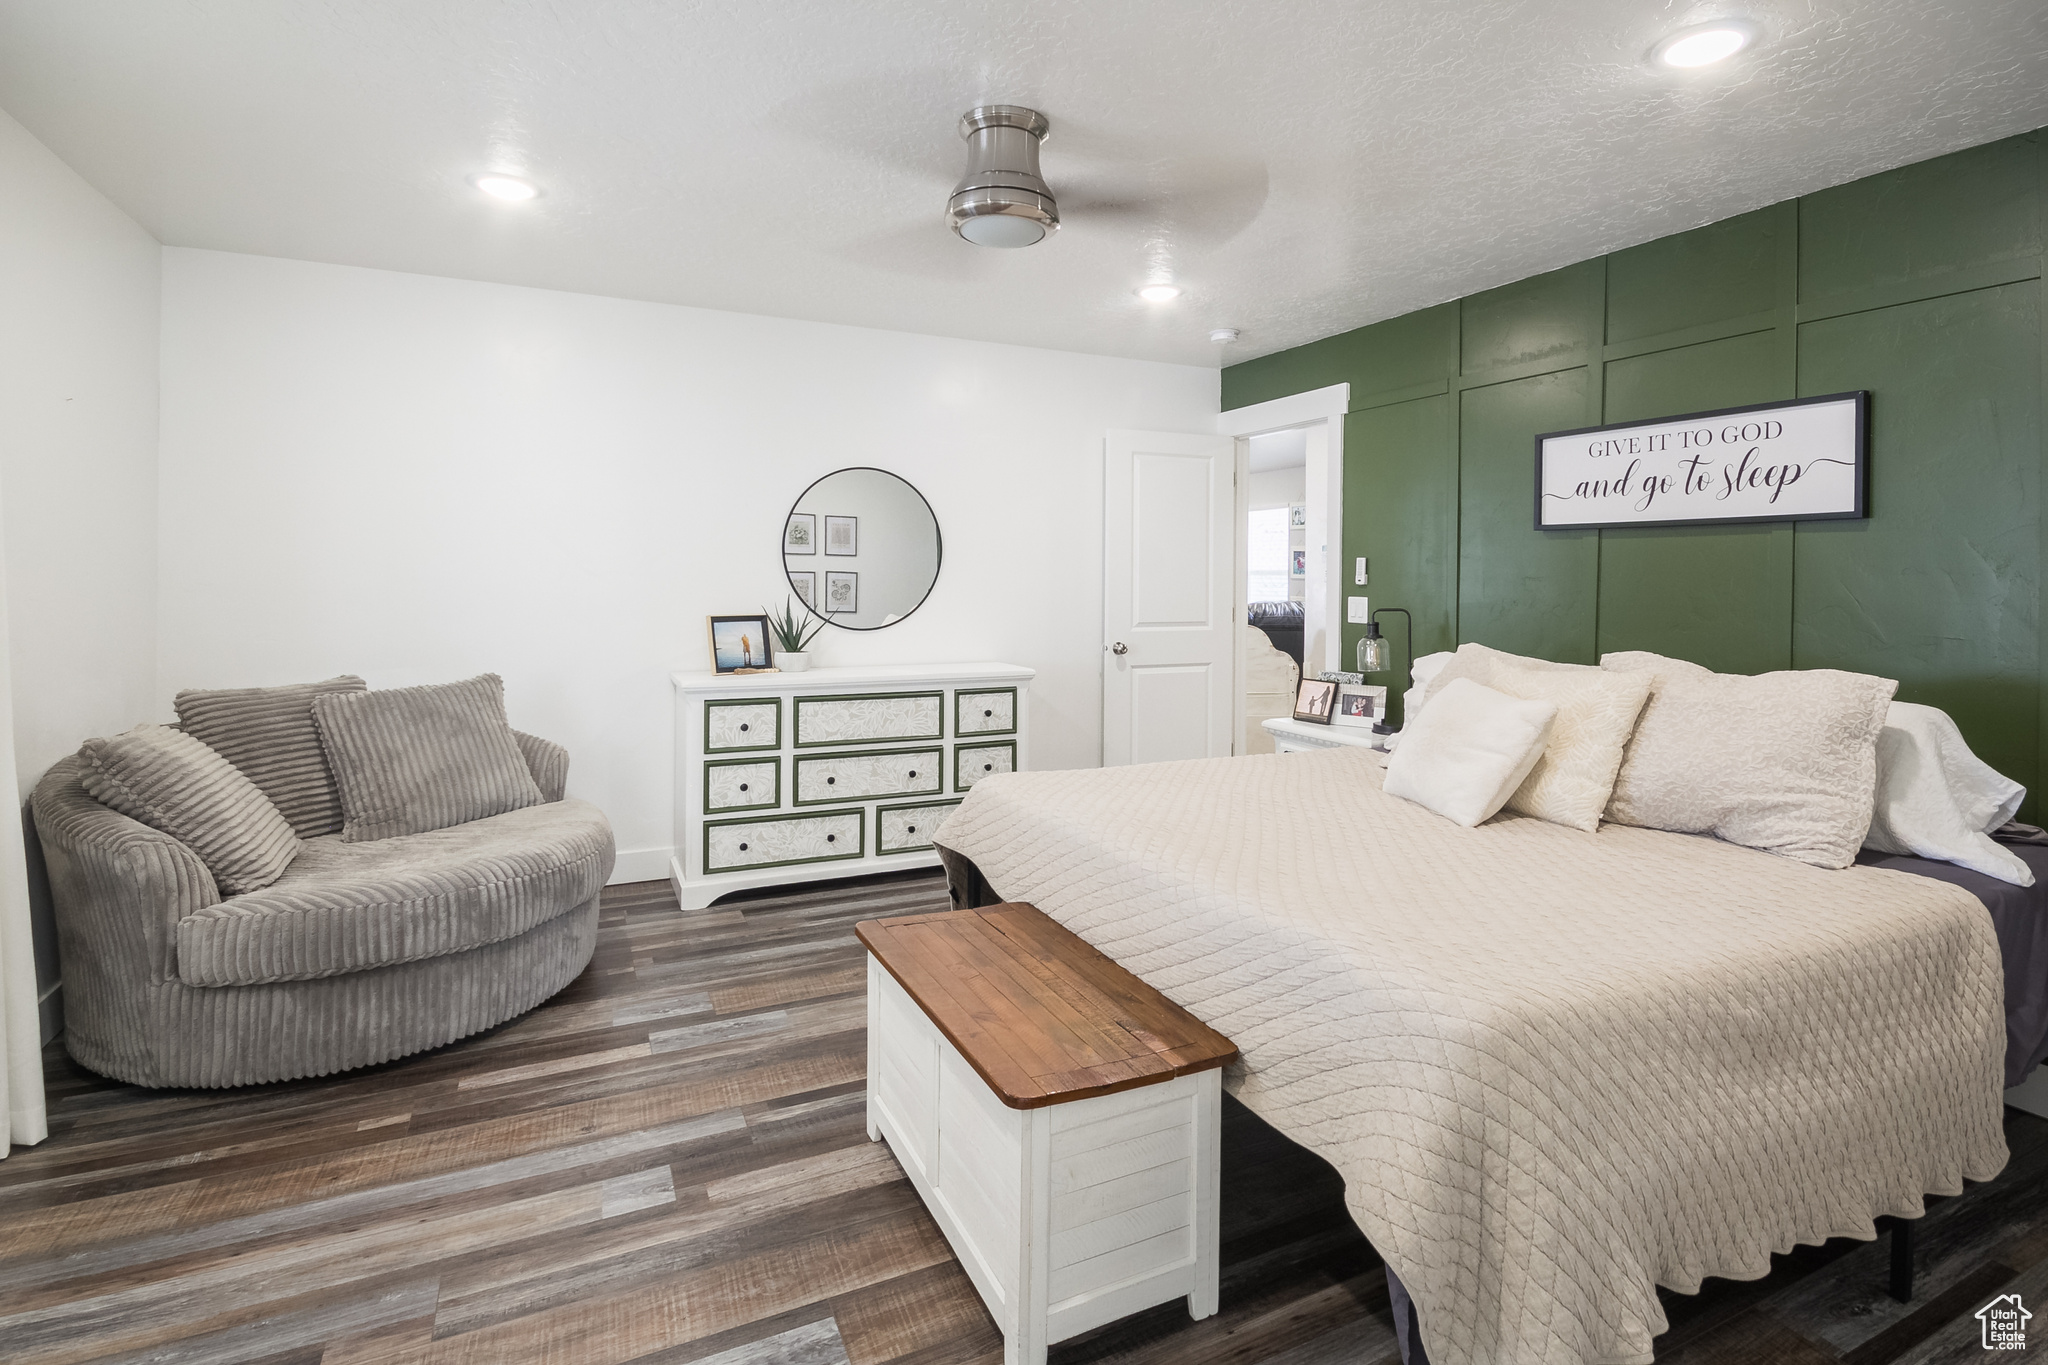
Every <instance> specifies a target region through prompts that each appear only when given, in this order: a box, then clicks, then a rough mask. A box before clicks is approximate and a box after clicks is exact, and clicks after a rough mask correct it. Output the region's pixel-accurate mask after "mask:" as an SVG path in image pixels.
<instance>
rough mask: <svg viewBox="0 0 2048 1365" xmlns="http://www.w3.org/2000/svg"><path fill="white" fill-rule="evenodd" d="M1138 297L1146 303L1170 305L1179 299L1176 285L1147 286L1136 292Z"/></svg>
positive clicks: (1178, 287)
mask: <svg viewBox="0 0 2048 1365" xmlns="http://www.w3.org/2000/svg"><path fill="white" fill-rule="evenodd" d="M1138 297H1139V298H1141V299H1143V300H1145V302H1147V303H1172V302H1173V301H1174V300H1175V299H1177V298H1179V297H1180V286H1179V285H1177V284H1148V285H1146V286H1145V287H1144V288H1143V289H1140V290H1139V291H1138Z"/></svg>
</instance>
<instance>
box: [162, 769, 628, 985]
mask: <svg viewBox="0 0 2048 1365" xmlns="http://www.w3.org/2000/svg"><path fill="white" fill-rule="evenodd" d="M302 847H303V851H302V852H301V853H300V855H299V858H298V861H296V862H295V863H293V864H292V866H291V868H290V870H289V871H287V872H286V874H285V875H284V876H283V877H281V878H279V879H278V880H277V882H276V883H275V884H273V885H271V886H269V887H266V888H265V889H263V890H261V891H258V892H255V893H253V894H250V895H245V896H237V897H235V898H234V899H232V900H225V901H221V902H220V903H219V904H217V905H210V906H208V907H206V908H205V909H204V910H200V911H197V912H195V913H193V914H190V915H187V916H186V917H185V918H184V919H182V920H180V921H179V922H178V978H179V980H181V981H183V982H184V983H185V984H186V985H188V986H246V985H255V984H257V983H260V982H266V981H304V980H310V979H312V978H315V977H323V976H335V975H338V974H340V973H342V972H358V971H364V970H367V969H369V968H372V967H383V966H389V965H390V964H392V963H396V962H412V961H415V960H417V959H420V958H427V957H440V956H442V955H443V954H447V953H459V952H464V951H466V950H468V949H471V948H476V947H480V946H482V945H484V944H487V943H497V942H501V941H503V940H505V939H509V938H514V937H517V936H518V935H520V934H523V933H525V932H526V931H527V930H529V929H531V928H533V927H534V926H535V925H539V924H544V923H546V922H547V921H549V920H551V919H553V918H555V917H556V916H558V915H562V914H566V913H568V912H569V911H570V910H572V909H574V908H575V907H576V906H578V905H581V904H582V903H583V902H585V901H587V900H589V899H590V898H591V897H592V896H595V895H596V894H597V893H598V892H599V890H601V889H602V888H603V886H604V884H605V879H606V878H608V877H609V876H610V875H611V870H612V832H611V826H610V825H609V824H607V823H606V821H605V818H604V812H602V811H600V810H599V809H598V808H597V807H595V806H593V805H591V804H590V803H589V802H587V801H576V800H569V801H553V802H549V803H548V804H546V805H535V806H528V807H526V808H524V809H521V810H516V811H511V812H508V813H507V814H504V815H494V816H491V817H489V818H488V819H484V820H478V821H475V822H474V823H471V824H467V825H461V826H457V827H456V828H453V829H442V830H434V831H431V832H429V833H425V834H410V835H404V836H399V837H394V838H390V839H378V840H375V841H373V842H368V843H353V844H352V843H349V842H347V841H346V840H344V839H342V838H341V837H339V836H336V835H329V836H327V837H325V838H321V839H312V840H308V841H307V842H306V843H305V844H304V845H303V846H302Z"/></svg>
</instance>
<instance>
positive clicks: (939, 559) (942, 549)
mask: <svg viewBox="0 0 2048 1365" xmlns="http://www.w3.org/2000/svg"><path fill="white" fill-rule="evenodd" d="M863 469H865V470H869V471H872V472H873V473H876V474H887V475H888V476H889V477H890V478H892V479H894V480H896V482H898V483H900V484H902V485H903V486H904V487H905V488H908V489H909V490H910V491H911V492H912V493H915V494H916V495H917V500H918V501H919V502H921V503H923V504H924V510H925V512H926V513H927V514H929V515H930V517H931V519H932V539H933V540H935V541H937V542H938V545H937V555H936V558H934V560H933V561H932V581H931V583H930V584H929V585H928V586H927V587H926V588H925V590H924V596H922V597H920V598H918V599H917V604H916V606H913V607H911V609H910V610H909V611H906V612H904V613H903V614H902V615H900V616H898V617H897V618H896V619H895V620H893V621H884V622H882V623H881V624H880V625H878V626H849V625H843V624H841V623H840V622H838V621H835V620H833V619H832V618H831V617H830V616H828V615H826V614H825V613H824V612H822V611H819V610H817V609H816V608H815V607H806V608H805V610H806V611H808V612H810V613H811V615H813V616H815V617H817V618H818V619H819V620H821V621H823V622H824V623H825V624H826V625H829V626H832V627H833V628H835V629H837V630H853V631H861V632H866V631H870V630H887V629H888V628H889V627H890V626H900V625H902V624H903V623H904V622H905V621H908V620H909V619H910V618H911V617H912V616H914V615H916V614H917V609H918V607H922V606H923V605H924V604H925V603H927V602H929V601H931V598H932V589H933V588H936V587H938V586H939V573H940V571H941V570H943V569H944V568H945V567H946V532H945V529H944V528H943V527H941V526H940V525H939V514H938V513H937V512H936V511H934V510H933V509H932V502H931V499H930V498H927V497H926V496H925V495H924V490H923V489H921V488H919V487H918V486H917V485H916V484H914V483H912V482H911V481H910V480H908V479H906V478H904V477H903V476H902V475H901V474H898V473H897V472H896V471H895V470H893V469H883V468H882V467H880V466H879V465H871V464H850V465H847V466H846V467H845V468H844V469H834V470H831V471H829V472H828V473H824V474H820V475H819V476H818V477H817V478H815V479H812V480H811V481H810V482H809V483H808V484H805V485H804V491H803V492H801V493H799V494H797V495H796V501H795V502H792V503H791V504H790V505H789V511H787V512H785V513H784V514H783V517H782V525H783V527H784V529H785V530H786V529H787V528H788V526H789V519H790V518H791V517H793V516H795V515H796V509H797V508H799V507H801V506H803V504H804V499H805V498H808V497H809V496H810V495H811V490H812V489H813V488H816V487H817V486H818V485H819V484H821V483H823V482H825V480H827V479H829V478H833V477H834V476H836V475H840V474H851V473H854V472H855V471H857V470H863ZM790 572H791V570H790V567H789V556H788V555H783V556H782V576H783V579H784V581H786V582H787V583H788V584H789V590H790V591H791V592H795V591H796V580H795V579H793V578H791V577H790V576H789V575H790Z"/></svg>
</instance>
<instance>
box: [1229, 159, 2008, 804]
mask: <svg viewBox="0 0 2048 1365" xmlns="http://www.w3.org/2000/svg"><path fill="white" fill-rule="evenodd" d="M2044 132H2048V130H2044ZM2044 207H2048V137H2044V135H2043V132H2036V133H2030V134H2027V135H2025V136H2023V137H2016V138H2008V139H2006V140H2004V141H2002V142H1994V143H1990V144H1988V145H1986V146H1983V147H1973V148H1971V149H1969V150H1967V151H1962V152H1957V153H1954V154H1953V155H1950V156H1945V157H1939V158H1937V159H1935V160H1933V161H1925V162H1921V163H1920V164H1918V165H1915V166H1907V167H1904V168H1902V169H1900V170H1896V171H1890V172H1887V173H1886V174H1883V175H1877V176H1872V177H1870V178H1868V179H1866V180H1859V181H1856V182H1854V183H1852V184H1848V185H1841V186H1837V187H1836V188H1834V189H1831V190H1824V191H1822V192H1821V193H1819V194H1813V195H1808V196H1807V197H1805V198H1803V199H1798V200H1793V201H1791V202H1789V203H1784V204H1776V205H1773V206H1771V207H1770V208H1767V209H1761V210H1759V211H1757V212H1755V213H1749V214H1744V215H1743V216H1741V217H1739V218H1731V219H1729V220H1727V221H1725V222H1721V223H1714V224H1711V225H1709V226H1707V227H1703V228H1699V229H1696V230H1694V231H1692V232H1686V233H1681V234H1679V235H1677V236H1675V237H1666V238H1663V239H1661V240H1659V241H1655V242H1648V243H1645V244H1644V245H1642V246H1638V247H1631V248H1630V249H1628V250H1626V251H1620V252H1616V253H1614V254H1613V255H1611V256H1606V257H1602V258H1600V259H1598V260H1592V261H1584V262H1581V263H1580V264H1578V265H1574V266H1569V267H1567V268H1565V269H1563V270H1556V271H1552V272H1550V273H1548V274H1545V275H1538V276H1535V277H1534V278H1531V279H1527V280H1521V281H1518V282H1516V283H1514V284H1511V285H1506V286H1503V287H1502V288H1499V289H1493V290H1489V291H1487V292H1486V293H1484V294H1475V295H1473V296H1471V297H1469V298H1465V299H1460V300H1458V301H1457V302H1455V303H1447V304H1443V305H1441V306H1439V307H1435V308H1429V309H1425V310H1423V311H1422V312H1419V313H1411V314H1409V315H1407V316H1405V317H1398V318H1392V319H1389V320H1388V321H1385V322H1380V323H1375V324H1373V325H1372V326H1370V327H1362V328H1359V329H1358V330H1357V331H1353V332H1346V333H1344V334H1343V335H1341V336H1334V337H1329V338H1326V339H1324V340H1322V341H1318V342H1313V343H1311V344H1309V345H1307V346H1300V347H1297V348H1295V349H1293V350H1290V351H1283V352H1280V353H1279V354H1276V355H1270V356H1264V357H1262V358H1260V359H1258V360H1253V361H1248V362H1246V363H1245V364H1242V365H1234V366H1232V367H1230V368H1229V369H1226V370H1225V371H1224V372H1223V405H1224V407H1226V408H1236V407H1244V406H1246V405H1248V404H1251V403H1258V402H1263V401H1265V400H1266V399H1269V398H1278V397H1282V396H1284V395H1286V394H1291V393H1301V392H1304V391H1306V390H1309V389H1316V388H1322V387H1324V386H1326V385H1329V384H1336V383H1349V384H1350V385H1351V411H1350V414H1349V415H1348V416H1347V417H1346V419H1345V426H1344V546H1343V554H1344V562H1346V563H1349V562H1350V560H1351V559H1352V558H1353V557H1355V556H1358V555H1369V556H1370V557H1371V559H1372V583H1371V585H1370V586H1369V587H1368V588H1367V589H1365V592H1366V594H1367V595H1368V596H1370V597H1371V598H1372V599H1373V602H1374V603H1375V604H1376V605H1379V606H1402V607H1406V608H1408V609H1409V610H1410V611H1412V612H1413V613H1414V614H1415V632H1416V638H1415V648H1416V650H1417V652H1418V653H1428V652H1430V651H1431V650H1436V649H1447V648H1451V647H1454V646H1455V645H1456V644H1457V643H1459V642H1462V641H1465V640H1479V641H1482V642H1483V643H1486V644H1490V645H1494V646H1496V647H1498V648H1501V649H1508V650H1513V651H1515V652H1516V653H1526V654H1536V655H1541V656H1543V657H1546V658H1552V659H1562V660H1568V661H1572V662H1592V661H1593V660H1595V659H1597V658H1598V657H1599V656H1600V655H1601V654H1603V653H1606V652H1609V651H1612V650H1617V649H1652V650H1656V651H1657V652H1659V653H1662V654H1672V655H1677V656H1679V657H1682V658H1687V659H1692V660H1695V661H1697V662H1699V663H1703V664H1706V665H1707V666H1709V667H1711V668H1716V669H1720V670H1723V671H1726V672H1740V673H1753V672H1762V671H1764V670H1767V669H1774V668H1788V667H1790V668H1849V669H1855V670H1858V671H1860V672H1869V673H1881V674H1883V675H1885V676H1886V677H1893V678H1897V679H1898V680H1899V684H1900V689H1899V696H1900V699H1901V700H1906V701H1924V702H1927V703H1930V704H1932V705H1936V706H1941V707H1943V708H1945V709H1946V710H1948V711H1949V712H1950V713H1951V714H1953V715H1954V716H1955V717H1956V719H1957V721H1958V722H1960V723H1961V725H1962V727H1963V731H1964V733H1965V734H1966V735H1967V736H1968V737H1969V739H1970V743H1971V745H1972V746H1973V747H1974V748H1975V749H1976V750H1977V752H1978V753H1979V754H1981V755H1983V757H1984V758H1985V759H1986V760H1987V761H1989V762H1991V763H1993V764H1995V765H1997V766H1998V767H1999V768H2001V769H2002V770H2004V771H2005V772H2007V773H2010V774H2011V775H2012V776H2013V777H2014V778H2015V779H2017V780H2019V781H2021V782H2025V783H2027V784H2028V786H2029V787H2032V786H2034V785H2035V783H2036V781H2037V779H2048V718H2044V708H2048V688H2044V686H2043V683H2044V678H2048V633H2044V632H2043V631H2042V630H2041V629H2040V621H2039V615H2040V589H2041V570H2042V565H2043V561H2044V558H2048V551H2044V540H2048V519H2044V518H2043V517H2042V515H2041V513H2042V507H2041V488H2042V466H2043V463H2044V460H2048V449H2044V445H2043V435H2044V433H2043V421H2042V393H2043V390H2044V387H2048V371H2044V364H2048V361H2044V355H2043V345H2042V335H2041V333H2042V321H2043V317H2044V314H2048V286H2044V281H2043V278H2042V269H2041V266H2042V254H2043V248H2044V241H2043V219H2044ZM1847 389H1868V390H1870V391H1871V446H1870V481H1871V482H1870V509H1871V515H1870V517H1869V518H1868V519H1866V520H1862V521H1836V522H1807V523H1801V524H1793V523H1786V524H1784V525H1764V526H1702V527H1682V528H1676V529H1663V530H1611V531H1568V532H1558V531H1552V532H1541V531H1537V530H1536V529H1535V528H1534V527H1533V525H1532V524H1531V523H1532V512H1531V499H1532V484H1533V481H1534V478H1535V468H1534V466H1535V452H1534V437H1535V436H1536V434H1537V433H1539V432H1544V431H1555V430H1559V429H1562V428H1567V427H1574V426H1588V425H1595V424H1598V423H1602V422H1622V421H1632V420H1635V419H1639V418H1653V417H1661V416H1666V415H1670V414H1675V413H1682V412H1696V411H1700V410H1703V409H1709V408H1722V407H1737V406H1741V405H1743V404H1747V403H1764V402H1771V401H1774V400H1778V399H1785V398H1793V397H1798V396H1802V395H1812V394H1823V393H1837V392H1841V391H1843V390H1847ZM1359 629H1360V628H1359V627H1356V626H1352V627H1347V628H1346V630H1345V635H1344V640H1345V647H1346V651H1347V657H1348V652H1349V649H1350V647H1351V645H1352V644H1353V642H1355V641H1356V639H1357V637H1358V633H1359ZM1396 638H1397V639H1398V626H1397V629H1396ZM2043 809H2044V810H2048V806H2044V807H2043Z"/></svg>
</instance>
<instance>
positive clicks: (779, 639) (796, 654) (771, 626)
mask: <svg viewBox="0 0 2048 1365" xmlns="http://www.w3.org/2000/svg"><path fill="white" fill-rule="evenodd" d="M761 611H762V612H763V614H765V615H766V616H767V617H768V633H769V634H770V635H773V636H774V637H775V662H776V664H777V665H779V666H780V667H781V669H782V671H783V672H785V673H801V672H803V671H804V670H805V669H807V668H809V667H810V666H811V656H810V654H809V653H808V652H807V651H808V649H809V647H810V643H811V641H813V640H815V639H817V638H818V632H819V631H821V630H823V629H824V628H825V618H824V617H822V616H813V617H811V619H809V620H806V619H805V618H804V617H803V616H799V615H797V610H796V603H795V601H793V600H792V599H789V598H784V599H783V602H782V610H781V611H780V612H773V611H769V610H768V608H766V607H763V608H761ZM806 614H807V615H808V611H807V612H806Z"/></svg>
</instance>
